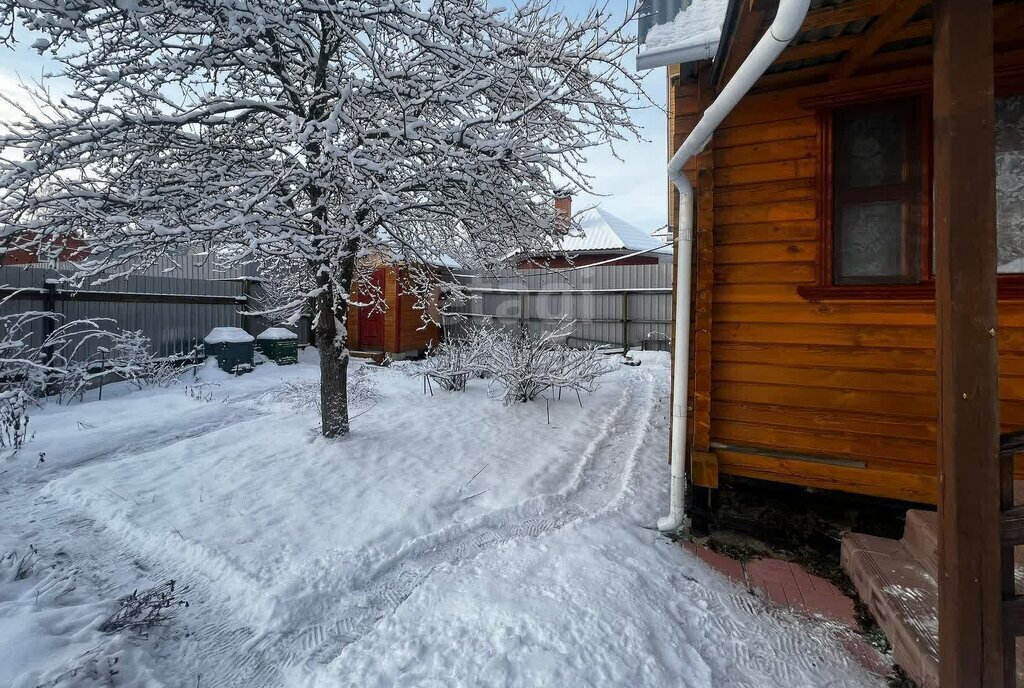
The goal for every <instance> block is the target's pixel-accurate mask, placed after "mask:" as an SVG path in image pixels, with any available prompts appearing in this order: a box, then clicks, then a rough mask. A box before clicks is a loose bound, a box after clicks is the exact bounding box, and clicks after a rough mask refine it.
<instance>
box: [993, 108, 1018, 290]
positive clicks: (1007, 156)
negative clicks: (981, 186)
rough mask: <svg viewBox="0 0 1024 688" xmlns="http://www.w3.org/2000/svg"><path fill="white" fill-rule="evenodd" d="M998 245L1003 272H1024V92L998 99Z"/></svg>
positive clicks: (1001, 270)
mask: <svg viewBox="0 0 1024 688" xmlns="http://www.w3.org/2000/svg"><path fill="white" fill-rule="evenodd" d="M995 105H996V130H995V143H996V245H997V248H998V260H997V265H998V266H999V273H1000V274H1020V273H1024V96H1013V97H1009V98H997V99H996V103H995Z"/></svg>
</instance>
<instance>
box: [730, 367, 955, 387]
mask: <svg viewBox="0 0 1024 688" xmlns="http://www.w3.org/2000/svg"><path fill="white" fill-rule="evenodd" d="M711 374H712V376H713V377H714V379H715V381H716V382H720V381H731V382H758V383H766V384H775V385H791V386H794V387H824V388H828V389H838V390H854V389H865V390H875V391H879V392H899V393H908V394H925V395H928V394H935V376H934V374H929V373H901V372H894V371H887V372H884V373H883V372H879V371H864V370H835V369H832V368H816V367H787V366H780V365H776V364H767V365H760V364H757V363H733V362H729V361H716V362H715V363H714V364H713V365H712V368H711Z"/></svg>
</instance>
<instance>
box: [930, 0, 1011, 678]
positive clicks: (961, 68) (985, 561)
mask: <svg viewBox="0 0 1024 688" xmlns="http://www.w3.org/2000/svg"><path fill="white" fill-rule="evenodd" d="M933 40H934V45H935V48H934V49H935V58H934V74H933V80H934V84H933V85H934V117H935V187H934V194H935V259H936V266H935V267H936V287H935V308H936V318H937V329H938V333H937V339H938V342H937V343H938V361H937V366H938V377H939V380H938V411H939V427H938V442H939V445H938V450H939V484H940V488H939V489H940V497H939V499H940V501H939V525H940V533H939V663H940V678H941V685H942V686H943V687H944V688H947V687H948V688H954V687H955V688H967V687H975V686H976V687H978V688H982V687H984V688H996V687H1000V686H1003V687H1006V686H1007V684H1006V683H1005V674H1004V671H1003V655H1004V652H1008V653H1012V651H1013V648H1012V645H1011V646H1010V647H1009V648H1004V642H1003V637H1002V625H1001V610H1000V600H1001V590H1000V568H999V566H1000V561H999V557H1000V552H999V546H1000V545H999V516H1000V514H999V463H998V448H999V371H998V348H997V336H996V334H997V329H996V328H997V317H998V314H997V303H996V236H995V157H994V142H993V119H994V109H993V107H994V106H993V73H992V69H993V62H992V0H935V3H934V35H933Z"/></svg>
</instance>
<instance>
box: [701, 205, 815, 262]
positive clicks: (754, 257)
mask: <svg viewBox="0 0 1024 688" xmlns="http://www.w3.org/2000/svg"><path fill="white" fill-rule="evenodd" d="M719 212H721V211H719ZM717 251H718V257H719V259H718V263H719V264H720V265H726V264H731V263H739V264H747V265H749V264H753V263H791V262H792V263H810V262H814V261H815V259H816V258H817V256H818V243H817V242H815V241H787V242H782V241H773V242H766V243H763V244H754V243H749V244H726V245H724V246H718V247H717Z"/></svg>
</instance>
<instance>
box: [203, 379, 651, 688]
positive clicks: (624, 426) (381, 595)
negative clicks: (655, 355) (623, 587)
mask: <svg viewBox="0 0 1024 688" xmlns="http://www.w3.org/2000/svg"><path fill="white" fill-rule="evenodd" d="M655 392H656V388H655V385H654V383H653V378H652V376H651V374H650V373H649V372H648V371H646V370H637V371H632V373H631V375H630V379H629V381H628V382H627V384H626V388H625V390H624V392H623V395H622V398H621V399H620V401H619V403H618V404H617V406H616V407H615V409H614V410H613V412H612V413H611V415H610V416H609V417H608V418H607V419H606V420H605V422H604V423H603V424H602V426H601V429H600V431H599V432H598V435H597V437H596V438H595V439H594V440H593V441H592V442H591V444H590V446H589V447H588V449H587V451H586V452H585V453H584V455H583V457H582V459H581V460H580V461H579V462H578V464H577V466H576V468H575V471H574V474H573V477H572V479H571V480H570V483H569V484H568V485H567V486H566V487H565V488H564V489H563V490H561V491H559V492H558V493H555V494H548V495H540V496H536V497H533V498H530V499H528V500H525V501H524V502H521V503H519V504H517V505H513V506H510V507H506V508H504V509H498V510H495V511H492V512H489V513H487V514H483V515H481V516H480V517H478V518H476V519H473V520H471V521H469V522H466V523H463V524H456V525H452V526H448V527H446V528H442V529H440V530H438V531H434V532H432V533H428V534H425V535H423V536H420V537H418V538H416V539H415V540H413V541H411V542H410V543H408V544H407V545H406V546H404V547H402V548H401V549H400V550H399V551H398V552H396V553H394V554H393V555H390V556H387V557H385V558H383V559H382V560H381V561H380V562H379V563H378V564H377V565H375V566H372V567H370V569H369V571H368V572H367V573H365V574H364V575H362V576H360V579H359V580H357V581H355V582H354V585H353V581H346V582H345V583H343V584H342V585H343V586H344V587H347V589H344V587H343V588H340V589H337V590H331V591H328V592H327V593H326V596H328V597H333V598H334V599H336V600H337V603H336V604H335V605H334V606H333V611H329V612H328V613H327V614H326V615H324V616H322V618H321V621H320V622H319V623H316V624H313V625H307V626H305V627H300V628H298V629H297V630H294V631H288V632H284V633H277V632H274V631H270V632H265V633H262V634H259V635H251V636H250V637H248V639H246V640H244V641H243V642H242V643H239V640H240V639H241V637H240V636H245V635H247V634H246V633H244V632H241V633H240V629H238V628H237V626H235V627H232V626H231V624H230V621H228V620H225V619H223V618H221V619H219V620H218V621H214V622H211V623H210V624H208V625H206V626H203V627H200V628H199V629H197V633H198V635H199V637H200V638H203V639H204V642H203V645H204V647H205V648H206V650H205V652H203V653H202V655H205V656H197V657H195V658H192V661H193V662H194V665H193V668H194V671H195V672H196V673H201V674H202V675H203V682H204V684H206V682H207V681H208V680H209V681H210V682H211V685H224V686H236V685H237V686H247V687H251V688H259V687H260V686H267V687H271V686H275V687H276V686H280V685H282V674H284V675H289V676H291V675H292V674H303V673H305V672H306V671H308V670H309V669H310V668H313V667H315V665H317V664H326V663H328V662H330V661H331V660H333V659H334V658H336V657H337V656H338V655H339V654H341V652H342V651H343V650H344V649H345V648H346V647H348V646H349V645H351V644H353V643H355V642H357V641H358V640H359V639H360V638H362V637H363V636H364V635H366V634H367V633H369V632H370V631H372V630H373V629H374V627H375V626H376V625H377V624H378V623H379V622H380V621H381V620H382V619H384V618H386V617H387V616H389V615H391V614H393V613H394V612H395V610H396V609H397V608H398V607H399V606H400V605H401V604H402V603H403V602H404V601H405V600H406V599H407V598H408V597H409V596H410V595H411V594H412V593H413V592H414V591H415V590H416V588H418V587H419V586H420V584H422V583H423V582H424V581H425V580H426V578H427V577H428V576H429V575H430V573H431V572H432V571H433V570H435V569H436V568H437V567H439V566H458V565H460V564H462V563H465V562H467V561H470V560H472V559H473V558H475V557H477V556H479V555H480V554H482V553H484V552H487V551H490V550H493V549H495V548H498V547H501V546H504V545H506V544H508V543H510V542H513V541H515V540H519V539H523V538H537V537H541V536H543V535H545V534H547V533H550V532H553V531H555V530H559V529H561V528H564V527H566V526H569V525H571V524H574V523H577V522H580V521H582V520H586V519H591V518H595V517H597V516H599V515H601V514H603V513H606V512H608V511H610V510H612V509H615V508H616V507H618V506H619V505H620V504H621V502H622V500H623V498H624V497H625V495H626V491H627V487H628V485H629V484H630V482H631V480H632V474H633V472H634V470H635V468H636V463H637V457H638V455H639V452H640V449H641V447H642V446H643V445H644V443H645V441H646V440H647V436H648V431H649V429H650V427H651V425H652V423H651V419H652V415H653V413H654V409H655V407H656V404H657V401H656V395H655ZM324 573H325V574H326V575H330V574H329V572H327V571H325V572H324ZM322 596H323V595H321V597H322ZM321 614H323V611H322V610H308V609H298V610H295V611H293V612H292V613H291V614H289V615H288V617H286V618H285V619H283V620H282V621H281V623H279V624H277V625H278V626H284V627H288V626H291V625H292V624H291V623H289V619H294V621H295V624H294V625H299V623H300V622H301V620H302V619H305V618H309V616H318V615H321Z"/></svg>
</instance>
